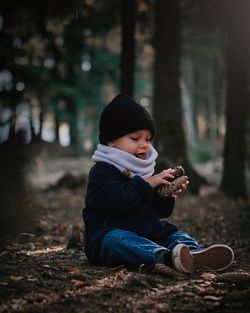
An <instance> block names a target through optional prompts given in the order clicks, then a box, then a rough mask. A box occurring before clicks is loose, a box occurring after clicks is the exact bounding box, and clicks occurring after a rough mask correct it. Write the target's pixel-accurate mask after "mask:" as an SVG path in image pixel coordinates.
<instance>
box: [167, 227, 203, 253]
mask: <svg viewBox="0 0 250 313" xmlns="http://www.w3.org/2000/svg"><path fill="white" fill-rule="evenodd" d="M180 243H182V244H185V245H187V246H188V248H189V250H190V251H197V250H201V247H200V246H199V245H198V242H197V240H196V239H194V238H193V237H191V236H190V235H189V234H188V233H186V232H185V231H181V230H177V231H176V232H174V233H173V234H172V235H170V236H169V237H168V238H167V240H166V241H164V243H163V246H164V247H166V248H168V249H169V250H170V251H172V250H173V249H174V247H175V246H176V245H178V244H180Z"/></svg>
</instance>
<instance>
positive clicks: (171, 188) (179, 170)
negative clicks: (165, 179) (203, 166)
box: [157, 166, 188, 199]
mask: <svg viewBox="0 0 250 313" xmlns="http://www.w3.org/2000/svg"><path fill="white" fill-rule="evenodd" d="M174 170H175V173H174V174H173V175H174V177H175V178H174V179H173V180H172V182H171V184H170V185H161V186H159V187H158V189H157V193H158V195H159V196H160V197H161V198H162V199H165V198H167V197H169V196H171V195H172V194H173V193H174V192H175V191H177V190H178V189H180V188H181V186H182V184H184V183H185V182H186V181H187V180H188V177H187V176H185V171H184V169H183V167H182V166H176V167H175V168H174Z"/></svg>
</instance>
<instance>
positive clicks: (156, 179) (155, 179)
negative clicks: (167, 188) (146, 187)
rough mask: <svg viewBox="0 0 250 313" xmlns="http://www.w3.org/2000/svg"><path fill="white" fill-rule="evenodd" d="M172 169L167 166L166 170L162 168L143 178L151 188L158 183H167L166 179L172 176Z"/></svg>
mask: <svg viewBox="0 0 250 313" xmlns="http://www.w3.org/2000/svg"><path fill="white" fill-rule="evenodd" d="M174 172H175V171H174V170H173V169H171V168H169V169H167V170H163V171H162V172H161V173H159V174H157V175H154V176H151V177H147V178H144V180H145V181H146V182H148V183H149V184H150V185H151V186H152V187H153V188H155V187H158V186H159V185H169V184H170V182H169V181H167V179H173V178H174V175H173V174H174Z"/></svg>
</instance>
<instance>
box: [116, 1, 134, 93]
mask: <svg viewBox="0 0 250 313" xmlns="http://www.w3.org/2000/svg"><path fill="white" fill-rule="evenodd" d="M135 16H136V0H122V2H121V24H122V49H121V86H120V89H121V92H123V93H126V94H127V95H128V96H130V97H133V96H134V72H135Z"/></svg>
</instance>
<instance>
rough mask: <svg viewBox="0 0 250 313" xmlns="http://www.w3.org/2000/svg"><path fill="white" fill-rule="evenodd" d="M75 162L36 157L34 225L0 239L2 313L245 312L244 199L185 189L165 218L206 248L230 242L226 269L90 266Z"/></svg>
mask: <svg viewBox="0 0 250 313" xmlns="http://www.w3.org/2000/svg"><path fill="white" fill-rule="evenodd" d="M74 160H75V159H74V157H71V158H68V159H67V160H66V159H64V160H63V163H60V162H62V160H61V159H60V160H59V159H56V158H54V160H51V161H50V162H48V163H47V165H46V162H43V158H41V159H40V160H39V159H38V160H36V164H35V168H36V171H34V172H32V171H31V172H30V177H29V180H30V182H33V185H32V189H30V191H31V192H30V193H29V197H28V203H29V206H30V209H31V210H32V211H33V212H36V214H35V218H34V220H33V222H32V223H33V224H32V225H30V226H33V227H31V228H33V230H32V231H31V230H26V231H22V232H19V233H18V234H16V235H8V236H4V237H3V238H2V239H1V243H0V249H1V250H0V277H1V279H0V312H1V313H12V312H25V313H29V312H35V313H40V312H50V313H53V312H60V313H63V312H81V313H82V312H89V313H90V312H91V313H92V312H97V313H99V312H116V313H117V312H121V313H124V312H170V313H172V312H179V313H182V312H199V313H202V312H218V313H224V312H225V313H226V312H228V313H235V312H242V313H243V312H244V313H247V312H250V265H249V256H250V227H249V226H250V219H249V218H250V202H249V201H248V200H238V201H232V200H230V199H228V198H225V197H224V196H223V195H221V194H220V193H218V192H215V190H207V191H206V189H204V190H203V192H202V193H201V195H199V196H194V195H190V194H189V193H188V192H186V194H184V195H181V196H180V197H179V198H178V199H177V202H176V207H175V211H174V214H173V215H172V216H171V218H170V220H171V221H172V222H175V223H176V224H177V225H178V227H179V229H183V230H187V231H188V232H190V233H191V234H192V235H194V236H196V237H197V238H199V241H200V243H201V244H202V245H204V246H208V245H210V244H212V243H225V244H229V245H231V246H232V248H233V249H234V251H235V256H236V257H235V263H234V264H233V265H232V266H231V267H230V268H229V269H228V270H226V271H224V272H220V273H216V272H211V271H206V272H198V273H195V274H189V275H179V276H172V275H167V274H164V273H154V272H152V271H144V270H143V269H140V268H138V269H129V268H125V267H118V268H102V267H96V266H92V265H90V264H89V263H88V260H87V259H86V256H85V254H84V251H83V225H82V220H81V210H82V207H83V203H84V202H83V201H84V190H85V185H86V178H84V176H82V175H84V174H86V172H87V171H88V168H89V166H90V165H91V163H88V161H86V160H83V159H82V158H78V159H77V162H76V160H75V161H74ZM39 162H40V163H39ZM53 162H54V163H53ZM62 166H63V169H64V172H63V171H62V172H60V174H59V173H58V171H59V168H60V169H62ZM79 166H80V168H81V169H82V171H80V170H79ZM52 169H53V170H52ZM76 169H78V170H76ZM31 173H32V175H31ZM67 173H71V174H73V175H74V176H70V175H67ZM77 174H78V176H77ZM63 175H64V176H63ZM65 175H66V176H65ZM61 177H64V179H61V180H60V178H61ZM58 180H59V181H58ZM35 182H36V183H35ZM39 186H40V188H39Z"/></svg>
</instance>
